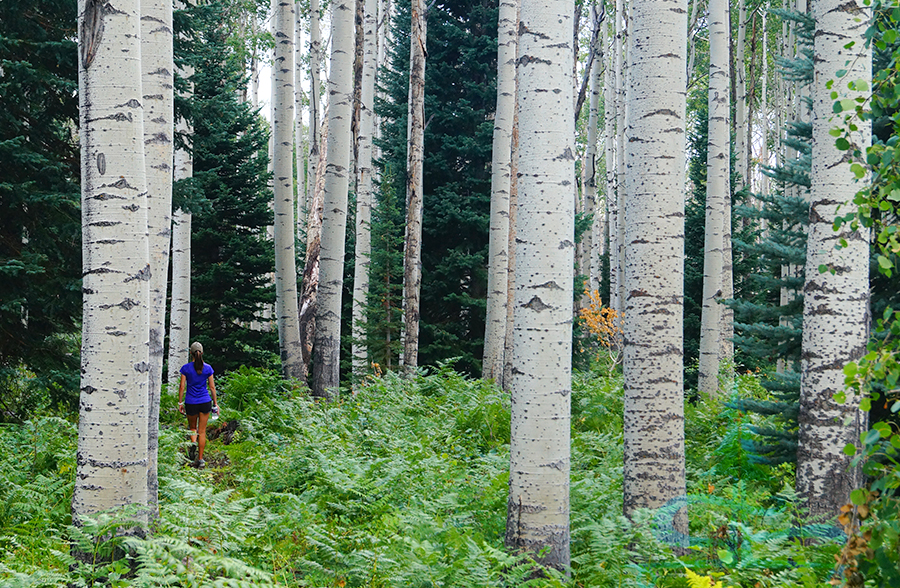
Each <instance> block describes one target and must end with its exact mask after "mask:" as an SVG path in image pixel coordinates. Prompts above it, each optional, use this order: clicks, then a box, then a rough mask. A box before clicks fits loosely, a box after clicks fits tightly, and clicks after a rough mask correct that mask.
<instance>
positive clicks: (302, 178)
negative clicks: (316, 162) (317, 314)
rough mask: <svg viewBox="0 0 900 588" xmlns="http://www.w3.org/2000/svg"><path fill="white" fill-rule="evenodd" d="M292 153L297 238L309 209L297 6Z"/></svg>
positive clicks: (300, 17) (300, 20)
mask: <svg viewBox="0 0 900 588" xmlns="http://www.w3.org/2000/svg"><path fill="white" fill-rule="evenodd" d="M294 12H295V14H294V152H295V153H296V166H297V189H296V201H295V203H294V204H295V209H294V210H295V219H296V221H297V238H298V239H302V238H303V237H304V236H305V234H306V211H307V209H308V207H309V202H308V201H307V198H306V195H307V191H306V159H307V155H308V153H309V146H308V145H307V141H308V139H307V137H306V135H305V130H306V129H305V128H304V126H303V108H304V102H305V100H304V98H305V96H304V93H303V84H302V80H303V21H304V16H305V15H304V14H303V11H301V10H300V8H299V6H295V7H294Z"/></svg>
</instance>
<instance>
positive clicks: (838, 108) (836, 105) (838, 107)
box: [831, 101, 844, 114]
mask: <svg viewBox="0 0 900 588" xmlns="http://www.w3.org/2000/svg"><path fill="white" fill-rule="evenodd" d="M843 110H844V108H843V107H842V106H841V102H840V101H837V102H835V103H834V106H832V107H831V111H832V112H834V113H835V114H838V113H840V112H842V111H843Z"/></svg>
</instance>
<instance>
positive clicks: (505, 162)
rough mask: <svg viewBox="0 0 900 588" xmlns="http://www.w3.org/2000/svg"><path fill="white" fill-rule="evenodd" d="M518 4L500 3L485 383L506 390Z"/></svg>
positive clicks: (492, 163)
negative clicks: (511, 170) (505, 367)
mask: <svg viewBox="0 0 900 588" xmlns="http://www.w3.org/2000/svg"><path fill="white" fill-rule="evenodd" d="M517 4H518V3H517V2H516V0H500V16H499V21H498V27H497V109H496V114H495V116H494V142H493V147H492V153H491V156H492V161H491V219H490V223H491V224H490V235H489V243H488V296H487V312H486V316H485V333H484V356H483V361H482V377H484V378H485V379H494V380H495V381H497V383H498V384H499V385H501V386H502V385H503V366H504V364H505V363H506V358H505V357H504V355H505V353H504V352H505V350H506V315H507V295H508V287H509V189H510V165H511V162H512V127H513V117H514V115H515V101H516V22H517V16H518V15H517V12H518V6H517Z"/></svg>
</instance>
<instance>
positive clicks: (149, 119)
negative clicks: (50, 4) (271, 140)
mask: <svg viewBox="0 0 900 588" xmlns="http://www.w3.org/2000/svg"><path fill="white" fill-rule="evenodd" d="M174 70H175V64H174V61H173V54H172V2H171V0H169V1H165V0H142V1H141V84H142V91H141V92H142V96H143V106H144V173H145V175H146V177H147V230H148V233H149V247H150V372H149V387H148V389H147V395H148V397H147V402H148V413H147V452H148V455H147V459H148V462H147V500H148V502H149V503H150V505H151V510H152V511H153V512H154V513H155V511H156V503H157V497H158V494H159V481H158V479H157V474H156V470H157V453H158V451H159V399H160V394H161V392H162V370H163V347H164V341H165V338H166V327H165V320H166V287H167V286H168V282H169V280H168V277H169V245H170V241H171V237H172V157H173V148H174V142H173V133H174V130H175V129H174V116H175V115H174V105H175V100H174V94H173V92H174V87H175V86H174V76H173V73H174Z"/></svg>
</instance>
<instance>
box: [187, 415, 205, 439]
mask: <svg viewBox="0 0 900 588" xmlns="http://www.w3.org/2000/svg"><path fill="white" fill-rule="evenodd" d="M199 416H200V415H196V414H189V415H187V418H188V428H189V429H190V430H191V433H190V435H191V442H192V443H196V442H197V417H199ZM204 423H205V421H204Z"/></svg>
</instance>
